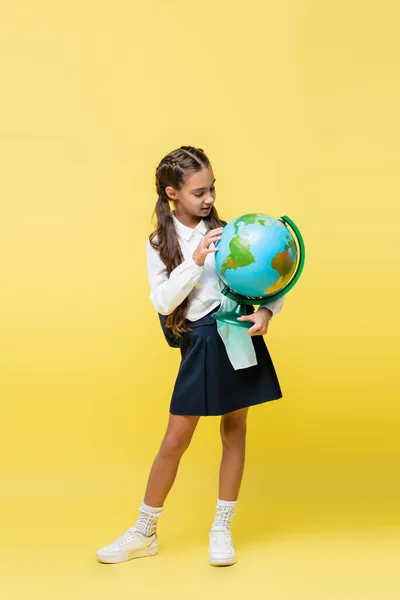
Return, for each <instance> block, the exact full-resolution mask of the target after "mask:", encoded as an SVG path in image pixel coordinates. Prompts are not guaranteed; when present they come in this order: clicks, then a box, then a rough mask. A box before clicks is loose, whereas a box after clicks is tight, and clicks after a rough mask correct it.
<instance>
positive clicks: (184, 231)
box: [172, 213, 207, 242]
mask: <svg viewBox="0 0 400 600" xmlns="http://www.w3.org/2000/svg"><path fill="white" fill-rule="evenodd" d="M172 219H173V222H174V226H175V230H176V232H177V233H178V235H180V236H182V237H183V238H184V239H185V240H186V241H187V242H188V241H189V240H190V238H191V237H192V235H193V233H194V232H195V231H199V232H200V233H201V234H203V235H204V234H205V233H207V226H206V224H205V222H204V220H203V219H202V220H201V221H200V223H199V224H198V225H196V227H195V228H194V229H192V228H191V227H187V225H184V224H183V223H181V222H180V221H179V219H177V218H176V216H175V215H174V213H172Z"/></svg>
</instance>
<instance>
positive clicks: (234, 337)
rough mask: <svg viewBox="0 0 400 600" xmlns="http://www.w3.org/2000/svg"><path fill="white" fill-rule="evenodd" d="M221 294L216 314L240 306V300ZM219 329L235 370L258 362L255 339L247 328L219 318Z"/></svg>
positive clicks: (252, 365)
mask: <svg viewBox="0 0 400 600" xmlns="http://www.w3.org/2000/svg"><path fill="white" fill-rule="evenodd" d="M221 296H222V302H221V306H220V307H219V309H218V310H217V311H216V312H215V313H214V314H215V315H218V314H219V313H220V312H221V313H222V312H226V311H228V312H231V311H232V310H234V309H235V308H236V307H237V306H239V304H238V302H235V301H234V300H231V299H230V298H227V296H225V295H224V294H221ZM217 329H218V333H219V335H220V337H221V339H222V341H223V342H224V345H225V348H226V352H227V354H228V357H229V360H230V361H231V364H232V366H233V368H234V369H235V371H237V370H238V369H247V368H248V367H254V366H255V365H257V364H258V363H257V356H256V352H255V350H254V346H253V340H252V338H251V335H249V330H248V329H247V328H245V327H238V326H237V325H232V324H230V323H225V322H224V321H219V320H218V319H217Z"/></svg>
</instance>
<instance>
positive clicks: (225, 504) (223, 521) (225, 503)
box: [211, 499, 237, 529]
mask: <svg viewBox="0 0 400 600" xmlns="http://www.w3.org/2000/svg"><path fill="white" fill-rule="evenodd" d="M236 504H237V500H219V499H218V501H217V510H216V513H215V519H214V523H213V524H212V527H211V529H221V528H222V529H230V526H231V521H232V517H233V515H234V514H235V508H236Z"/></svg>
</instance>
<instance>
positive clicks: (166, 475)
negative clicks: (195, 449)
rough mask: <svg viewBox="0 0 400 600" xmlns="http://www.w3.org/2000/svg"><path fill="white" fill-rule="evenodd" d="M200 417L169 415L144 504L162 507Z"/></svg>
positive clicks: (151, 472)
mask: <svg viewBox="0 0 400 600" xmlns="http://www.w3.org/2000/svg"><path fill="white" fill-rule="evenodd" d="M199 419H200V417H195V416H183V415H172V414H171V413H170V415H169V421H168V427H167V431H166V433H165V435H164V439H163V441H162V442H161V446H160V450H159V451H158V454H157V456H156V458H155V460H154V462H153V466H152V468H151V471H150V475H149V479H148V482H147V488H146V493H145V497H144V503H145V504H146V505H149V506H154V507H162V506H163V504H164V502H165V500H166V498H167V495H168V493H169V491H170V489H171V488H172V485H173V483H174V481H175V477H176V474H177V471H178V467H179V463H180V460H181V458H182V455H183V453H184V452H185V450H186V449H187V448H188V447H189V444H190V442H191V440H192V436H193V433H194V431H195V429H196V426H197V423H198V422H199Z"/></svg>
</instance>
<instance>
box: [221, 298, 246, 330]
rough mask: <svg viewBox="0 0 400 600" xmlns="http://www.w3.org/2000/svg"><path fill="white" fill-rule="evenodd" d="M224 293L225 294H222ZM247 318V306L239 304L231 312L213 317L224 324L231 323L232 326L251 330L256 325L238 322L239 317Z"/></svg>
mask: <svg viewBox="0 0 400 600" xmlns="http://www.w3.org/2000/svg"><path fill="white" fill-rule="evenodd" d="M222 293H224V292H222ZM246 316H247V312H246V306H245V304H238V305H237V306H236V307H235V308H234V309H233V310H232V311H231V312H230V311H224V312H220V313H219V314H217V313H214V314H213V317H214V319H216V320H217V321H223V322H224V323H229V324H230V325H237V326H238V327H246V328H248V329H250V327H253V325H254V323H251V322H250V321H238V320H237V319H238V317H246Z"/></svg>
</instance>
